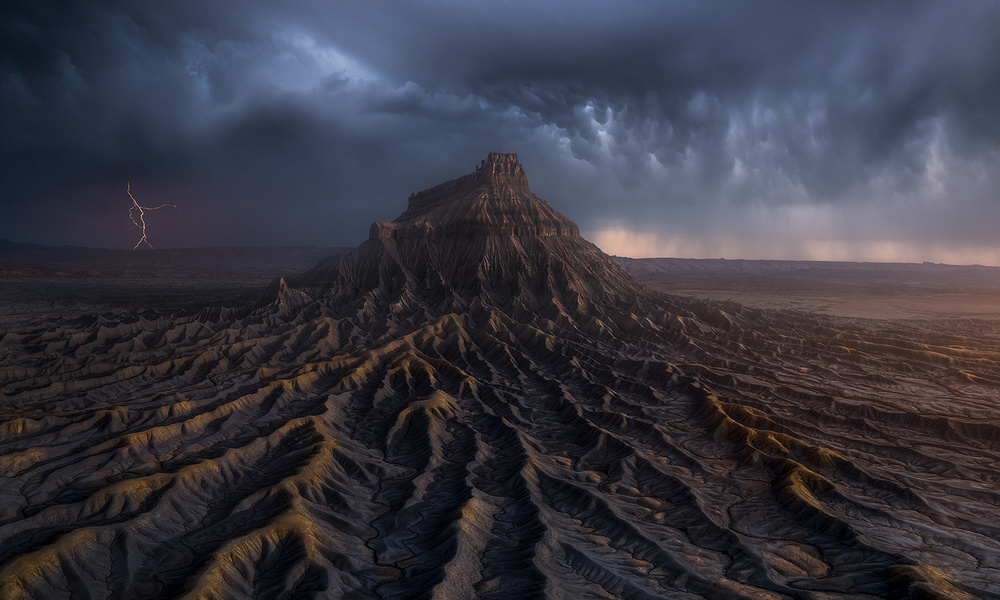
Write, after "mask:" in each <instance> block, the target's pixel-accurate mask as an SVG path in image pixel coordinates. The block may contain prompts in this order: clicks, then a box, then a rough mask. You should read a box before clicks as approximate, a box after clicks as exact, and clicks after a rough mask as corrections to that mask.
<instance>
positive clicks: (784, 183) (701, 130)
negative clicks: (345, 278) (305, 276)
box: [0, 1, 1000, 258]
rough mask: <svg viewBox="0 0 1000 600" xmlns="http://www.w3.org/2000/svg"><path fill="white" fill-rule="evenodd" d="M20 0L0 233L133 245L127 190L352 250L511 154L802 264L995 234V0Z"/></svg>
mask: <svg viewBox="0 0 1000 600" xmlns="http://www.w3.org/2000/svg"><path fill="white" fill-rule="evenodd" d="M4 10H5V11H7V12H6V14H4V15H0V17H2V19H0V23H2V24H0V28H2V30H0V32H2V41H0V99H2V102H3V108H4V110H3V112H2V115H0V132H2V134H3V139H2V141H0V157H2V159H3V168H2V173H0V185H2V186H3V188H2V189H3V192H2V194H3V196H2V202H3V204H2V208H0V210H2V211H3V215H4V219H3V222H2V223H0V236H6V237H10V238H16V239H24V240H31V241H45V242H53V243H54V242H59V243H63V242H74V243H89V244H92V245H93V244H100V243H114V244H118V245H125V244H127V243H129V241H130V239H131V238H130V237H129V236H130V235H131V234H130V232H128V231H127V230H126V231H124V232H123V231H121V229H122V226H123V222H122V216H123V215H122V210H121V209H122V207H123V205H122V201H123V200H122V196H123V194H122V190H121V189H120V188H123V187H124V183H123V182H124V181H126V180H131V181H133V182H134V189H136V190H137V191H138V192H139V193H140V194H144V195H145V197H147V198H148V199H149V200H150V202H154V201H168V200H169V201H175V202H179V203H181V204H183V205H184V206H185V207H186V210H185V213H184V220H179V221H177V223H174V225H173V226H174V227H175V228H174V229H172V230H170V231H164V234H165V235H167V236H168V240H169V241H168V243H169V244H171V245H210V244H259V243H310V244H341V243H356V242H357V241H359V240H360V238H361V237H363V236H364V234H365V232H366V231H367V225H368V222H369V221H371V220H374V219H388V218H392V217H393V216H395V214H396V213H397V212H399V211H400V210H401V209H402V207H403V202H404V201H405V196H406V194H408V193H409V192H411V191H415V190H417V189H420V188H421V187H426V186H429V185H432V184H434V183H437V182H439V181H441V180H443V179H447V178H451V177H454V176H457V175H460V174H462V173H464V172H466V171H469V170H470V169H471V168H472V166H473V165H475V164H476V162H477V161H478V160H479V158H481V157H482V156H485V153H486V152H489V151H492V150H500V151H516V152H519V153H520V154H521V157H522V162H524V163H525V164H526V168H527V170H528V173H529V177H530V178H531V182H532V185H533V187H534V189H535V191H536V192H538V193H539V194H540V195H542V196H543V197H546V198H547V199H549V200H550V201H552V202H553V203H554V204H556V206H557V207H558V208H560V209H562V210H563V211H565V212H567V213H568V214H569V215H570V216H571V217H572V218H574V219H575V220H577V221H578V222H580V224H581V225H582V226H583V228H584V229H585V230H589V231H594V232H595V233H597V234H600V233H601V232H602V231H604V230H605V229H607V228H608V227H609V226H608V224H609V223H611V224H613V225H614V227H617V228H618V229H616V231H617V230H622V231H625V230H628V231H633V232H639V229H642V231H641V232H640V233H642V234H643V235H647V236H653V237H652V238H649V239H655V238H656V236H657V235H659V236H661V237H664V238H667V237H670V236H673V237H674V238H676V239H686V238H684V236H682V235H679V234H680V233H683V234H684V235H687V236H688V238H691V236H697V235H699V232H700V233H702V234H704V235H703V238H704V239H706V240H710V239H715V238H720V239H721V238H726V239H727V240H729V241H728V242H727V243H731V242H732V240H737V242H738V240H739V239H742V238H740V236H743V237H744V238H746V240H749V241H747V243H746V244H744V246H743V248H744V250H740V249H739V248H735V249H734V250H733V252H736V253H740V252H746V253H749V254H752V253H753V252H757V253H759V254H766V252H763V251H761V250H759V249H757V247H756V246H754V242H753V239H752V238H753V237H754V235H757V237H760V238H761V239H764V238H766V239H769V240H773V239H775V237H776V236H779V237H780V236H782V235H783V236H785V237H787V238H788V240H790V241H788V242H787V245H786V246H783V247H782V246H780V245H777V246H775V248H778V249H779V250H780V251H784V252H787V253H790V254H794V253H796V252H799V253H800V254H801V253H802V252H803V250H802V248H804V247H805V246H803V244H805V243H806V242H809V243H812V242H815V241H816V240H825V241H826V242H825V243H833V244H835V243H845V244H849V243H851V242H853V241H857V240H856V239H855V238H864V241H866V242H872V243H875V242H878V243H883V242H884V243H891V244H896V245H897V246H899V245H900V244H902V245H906V244H910V245H911V246H913V245H919V243H920V240H927V239H930V238H933V240H932V241H934V243H936V244H939V245H940V244H944V245H947V244H948V243H951V242H955V243H960V244H969V243H972V242H975V243H976V244H979V245H980V246H982V245H984V244H988V243H991V242H992V239H991V238H992V235H993V234H992V232H993V231H994V230H995V226H997V225H1000V214H998V211H997V209H996V204H997V203H996V200H995V199H996V193H997V190H998V188H997V186H998V177H997V176H996V175H994V173H995V172H997V169H995V168H994V167H996V166H998V162H1000V158H998V156H1000V8H998V5H997V4H996V3H993V2H985V1H982V2H974V1H973V2H967V3H962V4H945V3H940V2H879V3H868V2H810V3H803V2H791V1H789V2H766V3H765V2H728V3H725V4H716V3H704V2H670V3H634V4H621V3H616V4H614V5H612V4H607V3H581V2H548V3H528V2H491V3H485V2H478V3H470V2H436V3H412V2H396V3H380V4H379V5H377V7H376V6H375V5H373V4H372V3H369V2H338V3H335V4H327V3H319V2H297V3H293V4H292V5H291V6H289V5H288V4H287V3H282V5H281V6H279V5H278V4H276V3H271V2H256V3H246V2H241V3H224V2H213V3H201V2H182V3H155V4H154V3H124V2H122V3H65V2H61V3H53V4H46V3H39V2H31V3H22V4H14V5H11V6H8V8H5V9H4ZM54 214H55V215H60V217H59V218H58V219H56V218H53V215H54ZM640 223H641V224H642V225H641V227H640V225H638V224H640ZM749 224H756V226H757V228H758V230H759V231H758V232H757V233H756V234H754V232H748V231H747V227H748V226H749ZM602 228H603V229H602ZM612 229H613V228H612ZM713 236H715V238H713ZM106 240H111V242H107V241H106ZM796 240H798V241H796ZM970 240H971V242H970ZM651 243H652V242H651ZM737 245H738V244H737ZM897 246H893V247H897ZM823 247H832V246H823ZM651 248H652V249H651V250H649V251H650V252H654V253H655V252H658V250H657V249H656V248H655V244H654V246H652V247H651ZM660 248H665V249H667V250H676V251H677V252H680V253H683V252H685V250H684V248H683V247H677V246H676V245H667V246H664V245H662V244H661V245H660ZM698 252H709V250H706V249H704V248H703V249H702V250H698ZM813 257H816V256H813ZM873 258H878V256H874V255H873Z"/></svg>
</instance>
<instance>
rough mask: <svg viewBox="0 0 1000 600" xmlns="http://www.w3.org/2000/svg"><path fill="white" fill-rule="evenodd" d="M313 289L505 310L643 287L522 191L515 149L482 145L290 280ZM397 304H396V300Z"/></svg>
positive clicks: (578, 303)
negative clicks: (393, 213) (400, 208)
mask: <svg viewBox="0 0 1000 600" xmlns="http://www.w3.org/2000/svg"><path fill="white" fill-rule="evenodd" d="M297 285H301V286H304V287H306V288H309V289H310V290H311V291H312V293H314V294H316V295H317V297H324V298H326V299H327V300H328V301H330V302H332V303H334V304H336V305H338V306H344V305H356V306H357V310H364V311H376V312H377V311H384V310H386V305H385V303H380V302H378V301H376V299H377V298H379V297H393V298H397V299H398V302H396V303H395V306H396V307H397V308H396V310H395V312H394V313H393V314H392V315H388V314H386V315H383V316H384V317H386V318H400V313H403V312H405V307H409V308H413V307H417V306H419V307H421V308H422V309H426V310H429V311H430V312H431V313H434V314H444V313H448V312H455V311H461V310H465V309H467V308H468V307H469V306H470V305H471V303H473V302H474V301H477V300H478V301H480V302H485V303H487V304H490V305H493V306H497V307H500V308H502V309H504V310H508V311H514V313H515V314H519V315H520V314H539V313H544V314H549V313H552V314H556V313H558V314H565V315H566V316H568V317H573V316H575V315H584V314H590V313H592V312H593V311H595V310H596V311H598V312H600V311H602V310H603V307H606V306H608V305H612V304H615V305H624V306H630V305H633V304H635V303H636V302H637V301H638V299H639V298H641V297H643V296H644V295H645V294H646V292H645V290H644V289H643V288H641V287H640V286H638V285H636V284H635V283H634V281H633V280H632V278H631V277H630V276H629V275H627V274H626V273H625V272H624V271H623V270H622V269H621V268H620V267H619V266H618V265H617V264H616V263H615V262H614V261H612V260H611V259H610V258H609V257H608V256H607V255H605V254H604V253H603V252H601V251H600V250H599V249H598V248H597V247H596V246H594V245H593V244H591V243H590V242H588V241H586V240H584V239H583V238H582V237H580V231H579V228H578V227H577V226H576V224H575V223H573V222H572V221H570V220H569V219H567V218H566V217H565V216H563V215H562V214H561V213H559V212H558V211H556V210H555V209H554V208H552V207H551V206H550V205H549V204H548V203H547V202H545V201H544V200H542V199H541V198H539V197H538V196H535V195H534V194H532V193H531V192H530V191H529V187H528V180H527V177H526V175H525V172H524V168H523V167H522V166H521V165H520V163H518V161H517V155H516V154H500V153H491V154H490V155H489V156H488V157H487V158H486V160H484V161H482V162H481V163H480V165H479V166H478V167H477V168H476V170H475V172H473V173H470V174H468V175H465V176H463V177H459V178H457V179H454V180H452V181H448V182H446V183H443V184H441V185H438V186H435V187H432V188H430V189H427V190H424V191H422V192H418V193H416V194H413V195H411V196H410V198H409V203H408V207H407V209H406V211H404V212H403V213H402V214H401V215H400V216H399V217H398V218H396V219H395V220H393V221H392V222H379V223H374V224H373V225H372V227H371V231H370V234H369V240H368V241H367V242H365V243H364V244H362V245H361V246H360V247H358V248H357V249H356V250H355V251H353V252H351V253H350V254H348V255H346V256H344V257H342V258H340V259H337V260H336V261H329V262H328V263H326V264H322V265H319V266H318V267H317V268H316V269H314V270H313V271H311V272H309V273H306V274H305V275H304V276H303V277H302V278H301V279H299V280H298V281H297ZM401 307H402V308H401Z"/></svg>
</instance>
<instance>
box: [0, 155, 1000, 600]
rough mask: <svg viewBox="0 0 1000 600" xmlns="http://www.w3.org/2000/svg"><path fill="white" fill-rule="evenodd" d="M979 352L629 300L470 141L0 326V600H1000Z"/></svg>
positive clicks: (611, 276)
mask: <svg viewBox="0 0 1000 600" xmlns="http://www.w3.org/2000/svg"><path fill="white" fill-rule="evenodd" d="M998 364H1000V329H998V327H997V326H996V325H995V324H993V323H989V322H976V321H954V322H953V321H949V322H938V323H932V322H917V321H914V322H888V321H884V322H881V321H860V320H846V319H837V318H834V317H828V316H820V315H812V314H806V313H796V312H782V311H761V310H751V309H747V308H744V307H741V306H739V305H736V304H723V303H713V302H707V301H696V300H690V299H684V298H679V297H671V296H666V295H660V294H656V293H653V292H651V291H649V290H647V289H645V288H643V287H641V286H639V285H637V284H636V283H635V282H634V281H633V280H632V279H631V278H630V277H629V276H628V275H627V274H626V273H625V272H624V271H623V270H622V269H621V268H620V267H619V266H618V264H617V263H615V262H614V261H613V260H612V259H611V258H610V257H608V256H606V255H605V254H603V253H602V252H601V251H600V250H599V249H597V248H596V247H595V246H593V245H592V244H590V243H589V242H587V241H586V240H584V239H583V238H582V237H580V235H579V232H578V230H577V227H576V226H575V225H574V224H573V223H572V222H571V221H569V220H568V219H567V218H565V217H564V216H563V215H561V214H559V213H558V212H557V211H555V210H554V209H552V207H550V206H549V205H548V204H547V203H545V202H544V201H543V200H541V199H539V198H537V197H536V196H534V195H533V194H531V192H530V191H529V188H528V183H527V179H526V177H525V174H524V170H523V168H522V166H521V165H520V164H518V162H517V159H516V155H507V154H491V155H490V156H489V157H488V158H487V159H486V160H485V161H483V162H482V163H481V165H480V166H479V167H478V168H477V169H476V171H475V172H474V173H472V174H470V175H467V176H465V177H461V178H459V179H456V180H454V181H451V182H448V183H445V184H442V185H441V186H438V187H435V188H432V189H429V190H426V191H423V192H420V193H418V194H415V195H413V196H411V197H410V200H409V206H408V208H407V210H406V211H405V212H404V213H403V214H402V215H401V216H400V217H399V218H397V219H396V220H395V221H393V222H391V223H376V224H374V225H373V226H372V228H371V232H370V236H369V239H368V241H366V242H365V243H363V244H362V245H361V246H359V247H357V248H356V249H354V250H353V251H351V252H349V253H347V254H345V255H342V256H336V257H333V258H331V259H328V260H326V261H323V262H321V263H320V264H318V265H317V266H316V267H315V268H313V269H312V270H310V271H308V272H307V273H305V274H303V275H301V276H298V277H295V278H289V279H287V280H286V279H281V280H278V281H276V282H275V283H274V284H272V285H271V287H270V288H268V289H267V290H265V291H264V292H263V293H262V294H261V296H260V297H259V299H258V300H257V301H256V302H255V303H254V304H252V305H249V306H243V307H236V308H225V309H220V308H213V309H206V310H203V311H201V312H198V313H175V314H164V313H162V312H152V311H146V312H138V311H134V310H132V311H128V310H120V311H117V312H109V313H106V314H96V315H82V316H81V315H73V316H68V317H59V316H52V315H42V316H36V317H34V318H33V319H31V320H26V321H25V322H24V323H21V324H20V325H17V326H13V325H12V326H7V327H5V328H4V329H3V330H0V386H2V397H0V598H74V599H75V598H143V599H154V598H189V599H195V598H199V599H200V598H205V599H207V598H504V599H512V598H567V599H573V600H578V599H581V598H630V599H651V598H674V599H722V598H744V599H751V598H753V599H779V598H796V599H812V600H833V599H846V598H949V599H965V598H1000V524H998V522H997V519H996V515H997V507H998V506H1000V472H998V470H997V469H996V464H997V461H998V458H1000V426H998V425H997V400H998V390H1000V367H998Z"/></svg>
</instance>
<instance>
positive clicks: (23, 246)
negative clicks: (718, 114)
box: [0, 238, 1000, 269]
mask: <svg viewBox="0 0 1000 600" xmlns="http://www.w3.org/2000/svg"><path fill="white" fill-rule="evenodd" d="M356 247H357V246H320V245H316V244H255V245H231V246H173V247H159V248H139V249H131V248H126V247H122V248H103V247H94V246H77V245H73V244H62V245H58V246H56V245H52V244H38V243H34V242H17V241H14V240H11V239H8V238H0V256H3V255H4V254H14V253H18V252H23V253H26V254H28V253H32V252H35V253H49V252H50V253H53V254H60V253H68V252H122V253H144V254H145V253H156V252H170V251H178V250H227V249H229V250H235V249H247V248H259V249H266V248H275V249H279V248H303V249H304V248H313V249H330V250H343V251H345V252H346V251H350V250H352V249H354V248H356ZM598 247H600V246H598ZM601 251H602V252H605V251H604V249H603V248H602V249H601ZM605 253H606V254H607V255H608V256H611V257H612V258H616V259H617V258H623V259H628V260H690V261H706V262H707V261H726V262H738V261H742V262H758V263H780V262H785V263H830V264H856V265H866V264H869V265H917V266H923V265H926V266H932V265H933V266H946V267H984V268H991V269H997V268H1000V265H990V264H984V263H947V262H936V261H928V260H925V261H886V260H817V259H809V258H743V257H726V256H715V257H690V256H624V255H620V254H613V253H610V252H605Z"/></svg>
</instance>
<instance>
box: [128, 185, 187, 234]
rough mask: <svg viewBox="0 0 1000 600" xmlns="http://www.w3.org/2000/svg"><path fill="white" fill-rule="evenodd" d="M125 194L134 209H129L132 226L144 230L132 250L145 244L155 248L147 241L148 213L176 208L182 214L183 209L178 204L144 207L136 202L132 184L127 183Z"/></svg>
mask: <svg viewBox="0 0 1000 600" xmlns="http://www.w3.org/2000/svg"><path fill="white" fill-rule="evenodd" d="M125 193H127V194H128V197H129V198H131V199H132V208H130V209H128V216H129V218H130V219H132V224H133V225H135V226H136V227H138V228H140V229H141V230H142V237H141V238H139V241H138V242H136V243H135V246H133V247H132V249H133V250H136V249H138V248H139V246H141V245H143V244H146V245H147V246H149V247H150V248H153V245H152V244H150V243H149V240H147V239H146V211H147V210H160V209H161V208H167V207H168V206H169V207H170V208H176V209H177V212H180V211H181V209H180V208H178V207H177V205H176V204H161V205H159V206H142V205H141V204H139V203H138V202H136V200H135V196H133V195H132V182H126V183H125ZM136 217H138V220H136ZM154 250H155V248H154Z"/></svg>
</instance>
